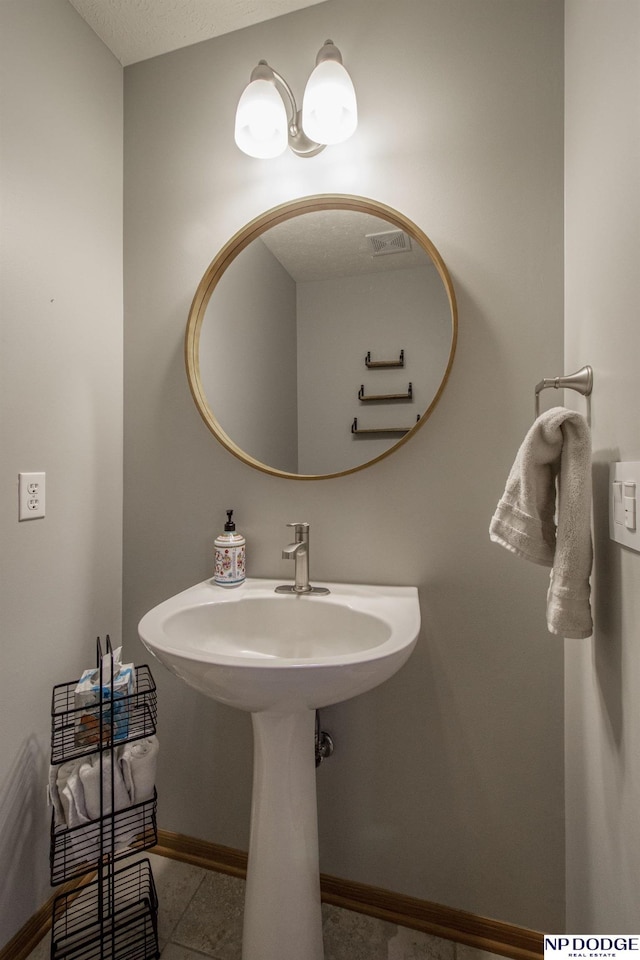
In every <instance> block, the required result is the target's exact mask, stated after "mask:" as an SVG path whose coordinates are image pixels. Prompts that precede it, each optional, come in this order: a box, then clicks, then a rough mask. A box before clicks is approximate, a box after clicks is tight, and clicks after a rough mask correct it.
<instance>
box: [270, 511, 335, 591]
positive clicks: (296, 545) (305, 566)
mask: <svg viewBox="0 0 640 960" xmlns="http://www.w3.org/2000/svg"><path fill="white" fill-rule="evenodd" d="M287 526H288V527H293V528H294V530H295V539H294V541H293V543H289V544H287V546H286V547H284V549H283V551H282V559H283V560H291V559H293V560H295V565H296V566H295V582H294V583H293V584H288V583H287V584H284V583H283V584H282V585H281V586H279V587H276V593H300V594H302V593H315V594H320V595H322V594H327V593H329V592H330V591H329V590H327V588H326V587H312V586H311V585H310V583H309V524H308V523H288V524H287Z"/></svg>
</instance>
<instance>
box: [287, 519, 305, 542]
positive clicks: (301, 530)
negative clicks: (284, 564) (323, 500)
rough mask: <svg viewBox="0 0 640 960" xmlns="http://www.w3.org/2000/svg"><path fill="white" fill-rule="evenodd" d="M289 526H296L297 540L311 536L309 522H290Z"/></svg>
mask: <svg viewBox="0 0 640 960" xmlns="http://www.w3.org/2000/svg"><path fill="white" fill-rule="evenodd" d="M287 526H288V527H294V529H295V532H296V540H303V539H307V538H308V536H309V524H308V523H306V522H302V523H300V522H298V523H288V524H287Z"/></svg>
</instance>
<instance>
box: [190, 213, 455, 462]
mask: <svg viewBox="0 0 640 960" xmlns="http://www.w3.org/2000/svg"><path fill="white" fill-rule="evenodd" d="M319 210H352V211H359V212H361V213H366V214H370V215H373V216H377V217H380V219H383V220H386V221H387V222H388V223H390V224H391V225H392V226H395V227H398V228H399V229H401V230H404V231H405V232H406V233H408V234H409V236H410V237H412V238H413V239H414V240H415V241H416V243H418V244H419V245H420V246H421V247H422V249H423V250H424V251H425V252H426V253H427V254H428V255H429V256H430V258H431V260H432V261H433V264H434V266H435V268H436V270H437V271H438V274H439V276H440V279H441V280H442V282H443V284H444V287H445V290H446V293H447V298H448V301H449V307H450V310H451V349H450V351H449V358H448V361H447V366H446V369H445V372H444V375H443V377H442V380H441V382H440V386H439V387H438V390H437V391H436V394H435V396H434V397H433V399H432V401H431V403H430V404H429V406H428V407H427V409H426V410H425V412H424V413H423V414H422V416H421V417H420V419H419V420H418V421H417V423H416V424H415V425H414V426H413V427H412V428H411V429H410V430H409V431H408V432H407V433H406V434H404V436H403V437H401V438H400V439H399V440H397V441H396V443H394V444H392V445H391V446H390V447H389V448H388V449H387V450H385V451H384V453H381V454H379V455H378V456H376V457H373V458H372V459H371V460H367V461H365V462H364V463H361V464H358V465H357V466H355V467H349V468H348V469H347V470H341V471H339V472H337V473H323V474H300V473H288V472H287V471H284V470H278V469H277V468H276V467H271V466H269V465H268V464H266V463H262V462H261V461H260V460H256V459H255V458H254V457H252V456H251V455H250V454H248V453H246V451H244V450H242V449H241V448H240V447H239V446H238V445H237V444H236V443H234V441H233V440H232V439H231V437H230V436H229V435H228V434H227V433H226V432H225V431H224V430H223V428H222V427H221V425H220V423H219V422H218V420H217V419H216V416H215V414H214V412H213V410H212V409H211V407H210V406H209V402H208V400H207V397H206V394H205V391H204V387H203V384H202V381H201V378H200V359H199V348H200V331H201V328H202V323H203V321H204V317H205V313H206V310H207V307H208V305H209V301H210V299H211V296H212V294H213V291H214V290H215V288H216V286H217V284H218V282H219V280H220V278H221V277H222V275H223V273H224V272H225V270H226V269H227V267H228V266H229V265H230V264H231V263H232V262H233V261H234V260H235V258H236V257H237V256H238V255H239V254H240V253H241V252H242V251H243V250H244V249H245V247H247V246H248V245H249V244H250V243H251V241H252V240H255V239H256V238H257V237H259V236H261V234H263V233H265V231H267V230H268V229H269V228H270V227H274V226H276V225H277V224H279V223H283V222H284V221H285V220H290V219H291V218H292V217H298V216H300V215H301V214H303V213H314V212H317V211H319ZM457 339H458V308H457V304H456V296H455V292H454V289H453V284H452V282H451V277H450V276H449V272H448V270H447V268H446V266H445V263H444V261H443V259H442V257H441V256H440V254H439V253H438V250H437V249H436V248H435V246H434V245H433V243H432V242H431V240H429V238H428V237H427V235H426V234H425V233H423V231H422V230H420V228H419V227H417V226H416V225H415V223H412V221H411V220H409V219H408V218H407V217H405V216H404V215H403V214H401V213H399V212H398V211H397V210H394V209H393V208H392V207H388V206H386V205H385V204H383V203H379V202H378V201H376V200H368V199H366V198H365V197H357V196H350V195H347V194H319V195H317V196H310V197H303V198H302V199H299V200H292V201H289V202H287V203H283V204H280V205H279V206H277V207H273V208H272V209H271V210H267V211H266V213H263V214H260V216H258V217H256V218H255V219H254V220H252V221H251V222H250V223H248V224H246V226H244V227H242V229H241V230H239V231H238V232H237V233H236V234H235V236H233V237H232V238H231V239H230V240H229V241H228V243H226V244H225V245H224V247H223V248H222V249H221V250H220V252H219V253H218V255H217V256H216V257H215V259H214V260H212V262H211V264H210V265H209V267H208V268H207V271H206V273H205V274H204V276H203V278H202V280H201V281H200V283H199V285H198V289H197V290H196V293H195V296H194V298H193V302H192V304H191V309H190V311H189V319H188V322H187V330H186V335H185V362H186V367H187V378H188V381H189V388H190V390H191V395H192V396H193V399H194V402H195V404H196V407H197V409H198V412H199V413H200V416H201V417H202V419H203V420H204V422H205V423H206V425H207V427H208V428H209V430H210V431H211V433H212V434H213V435H214V437H215V438H216V440H218V441H219V442H220V443H221V444H222V445H223V447H226V449H227V450H228V451H229V452H230V453H232V454H233V455H234V457H237V458H238V459H239V460H242V461H243V463H246V464H248V465H249V466H251V467H255V468H256V470H261V471H262V472H263V473H269V474H271V475H272V476H276V477H285V478H287V479H289V480H328V479H331V478H333V477H343V476H346V475H348V474H350V473H357V472H358V471H359V470H364V468H365V467H370V466H371V465H372V464H374V463H378V461H380V460H383V459H384V458H385V457H388V456H389V455H390V454H392V453H394V452H395V451H396V450H398V448H399V447H401V446H402V445H403V444H405V443H406V442H407V441H408V440H409V438H410V437H412V436H414V434H415V433H416V432H417V431H418V430H419V429H420V427H422V426H423V424H424V423H425V421H427V420H428V419H429V417H430V416H431V413H432V412H433V410H434V408H435V406H436V404H437V403H438V401H439V399H440V397H441V395H442V392H443V390H444V388H445V386H446V384H447V381H448V379H449V374H450V372H451V367H452V364H453V358H454V355H455V352H456V344H457Z"/></svg>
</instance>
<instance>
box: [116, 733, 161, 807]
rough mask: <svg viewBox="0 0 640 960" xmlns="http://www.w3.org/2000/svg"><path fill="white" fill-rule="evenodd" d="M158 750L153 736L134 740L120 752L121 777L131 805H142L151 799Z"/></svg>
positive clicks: (155, 738) (156, 739)
mask: <svg viewBox="0 0 640 960" xmlns="http://www.w3.org/2000/svg"><path fill="white" fill-rule="evenodd" d="M158 748H159V743H158V738H157V737H156V736H153V737H146V738H145V739H144V740H134V742H133V743H128V744H127V745H126V746H125V747H124V749H123V751H122V755H121V757H120V763H121V765H122V775H123V777H124V782H125V785H126V787H127V790H128V791H129V796H130V797H131V802H132V803H143V802H144V801H145V800H150V799H151V798H152V797H153V789H154V787H155V784H156V763H157V759H158Z"/></svg>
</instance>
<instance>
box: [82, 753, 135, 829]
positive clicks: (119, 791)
mask: <svg viewBox="0 0 640 960" xmlns="http://www.w3.org/2000/svg"><path fill="white" fill-rule="evenodd" d="M112 767H113V788H114V801H115V809H116V810H122V809H124V807H128V806H130V805H131V798H130V797H129V794H128V792H127V788H126V787H125V785H124V780H123V779H122V772H121V770H120V764H119V763H118V762H117V761H116V763H114V764H112V763H111V757H110V755H109V754H108V753H107V754H103V757H102V797H103V806H102V814H103V815H106V814H108V813H111V769H112ZM79 776H80V780H81V782H82V786H83V788H84V800H85V806H86V810H87V814H88V815H89V817H90V818H91V819H92V820H95V819H96V818H97V817H99V816H100V756H99V755H98V754H96V755H94V756H92V757H91V758H90V760H89V761H85V762H84V763H83V764H82V766H81V767H80V771H79Z"/></svg>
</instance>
